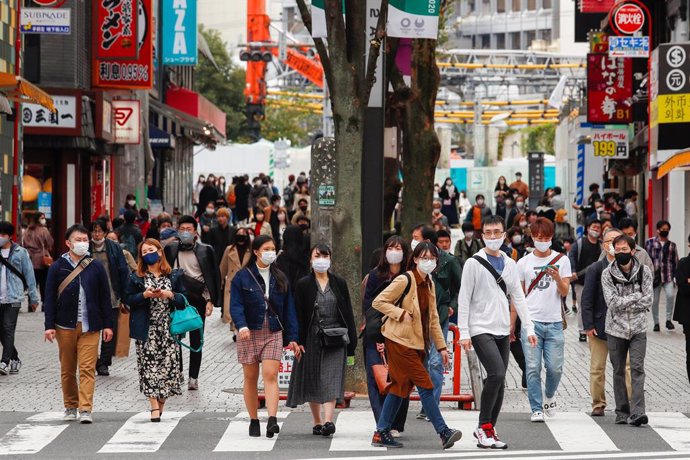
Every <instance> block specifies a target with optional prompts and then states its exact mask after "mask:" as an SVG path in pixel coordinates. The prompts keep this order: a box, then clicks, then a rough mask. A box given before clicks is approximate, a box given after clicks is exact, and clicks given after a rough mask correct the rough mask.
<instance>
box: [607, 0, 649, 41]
mask: <svg viewBox="0 0 690 460" xmlns="http://www.w3.org/2000/svg"><path fill="white" fill-rule="evenodd" d="M612 20H613V25H614V30H617V31H619V32H620V33H622V34H624V35H632V34H634V33H636V32H639V31H640V30H641V29H642V27H644V23H645V17H644V11H642V8H641V7H640V6H639V5H636V4H635V3H621V4H619V5H618V6H616V8H615V10H614V12H613V15H612Z"/></svg>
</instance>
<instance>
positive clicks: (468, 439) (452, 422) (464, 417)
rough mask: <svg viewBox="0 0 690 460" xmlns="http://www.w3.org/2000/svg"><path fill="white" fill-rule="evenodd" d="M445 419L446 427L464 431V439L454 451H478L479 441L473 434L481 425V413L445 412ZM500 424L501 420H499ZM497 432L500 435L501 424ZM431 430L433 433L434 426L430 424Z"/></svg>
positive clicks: (457, 443) (457, 444)
mask: <svg viewBox="0 0 690 460" xmlns="http://www.w3.org/2000/svg"><path fill="white" fill-rule="evenodd" d="M443 418H444V419H445V420H446V425H448V426H449V427H450V428H454V429H456V430H460V431H462V438H461V439H460V441H458V442H456V443H455V446H454V447H453V448H452V450H471V451H476V450H477V440H476V439H475V437H474V435H473V433H474V430H476V429H477V425H478V424H479V413H478V412H474V411H453V412H443ZM499 422H500V420H499ZM496 427H497V428H496V430H497V431H498V433H499V434H500V432H501V424H500V423H498V424H497V425H496ZM429 429H431V431H432V432H433V428H432V425H431V424H429ZM439 442H440V441H439Z"/></svg>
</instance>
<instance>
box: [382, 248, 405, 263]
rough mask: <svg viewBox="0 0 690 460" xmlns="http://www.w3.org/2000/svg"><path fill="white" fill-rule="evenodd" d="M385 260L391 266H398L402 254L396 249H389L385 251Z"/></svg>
mask: <svg viewBox="0 0 690 460" xmlns="http://www.w3.org/2000/svg"><path fill="white" fill-rule="evenodd" d="M386 260H387V261H388V263H389V264H392V265H396V264H399V263H401V262H402V260H403V252H402V251H399V250H397V249H389V250H387V251H386Z"/></svg>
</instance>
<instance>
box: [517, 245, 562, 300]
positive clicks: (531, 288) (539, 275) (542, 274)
mask: <svg viewBox="0 0 690 460" xmlns="http://www.w3.org/2000/svg"><path fill="white" fill-rule="evenodd" d="M562 257H563V254H561V253H559V254H558V255H557V256H556V257H554V258H553V259H552V260H551V262H549V263H548V264H547V266H548V265H554V264H556V263H557V262H558V261H559V260H561V258H562ZM544 275H546V271H541V272H540V273H539V274H538V275H537V277H536V278H534V279H533V280H532V282H531V283H530V285H529V288H527V294H525V297H526V296H528V295H530V293H531V292H532V291H533V290H534V288H535V287H537V284H539V281H541V279H542V278H543V277H544Z"/></svg>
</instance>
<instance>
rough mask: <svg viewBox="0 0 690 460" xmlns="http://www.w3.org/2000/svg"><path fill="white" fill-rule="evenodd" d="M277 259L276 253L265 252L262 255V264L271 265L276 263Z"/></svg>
mask: <svg viewBox="0 0 690 460" xmlns="http://www.w3.org/2000/svg"><path fill="white" fill-rule="evenodd" d="M277 257H278V256H277V255H276V252H275V251H264V252H262V253H261V262H263V263H264V265H271V264H272V263H273V262H275V261H276V258H277Z"/></svg>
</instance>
